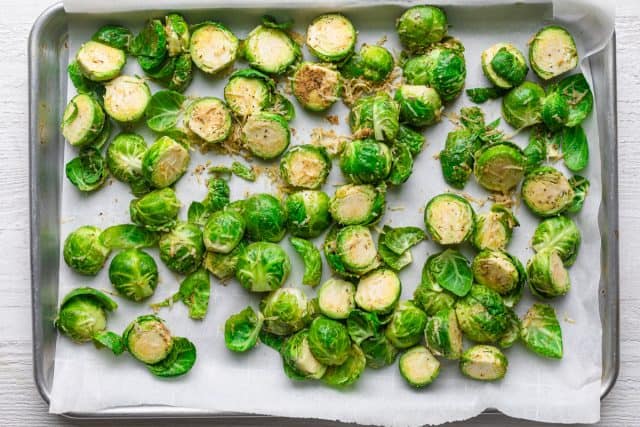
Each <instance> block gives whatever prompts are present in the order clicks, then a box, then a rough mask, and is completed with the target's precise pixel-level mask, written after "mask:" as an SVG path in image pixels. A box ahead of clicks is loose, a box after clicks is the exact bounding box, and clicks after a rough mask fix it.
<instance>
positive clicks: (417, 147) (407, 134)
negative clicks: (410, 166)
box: [394, 124, 426, 157]
mask: <svg viewBox="0 0 640 427" xmlns="http://www.w3.org/2000/svg"><path fill="white" fill-rule="evenodd" d="M425 142H426V139H425V137H424V135H422V134H421V133H420V132H417V131H415V130H413V129H411V128H410V127H407V126H404V125H402V124H401V125H400V127H399V128H398V133H397V135H396V139H395V140H394V144H397V145H404V146H405V147H407V148H408V149H409V151H410V152H411V154H412V155H413V156H414V157H415V156H417V155H418V154H420V152H421V151H422V148H423V147H424V144H425Z"/></svg>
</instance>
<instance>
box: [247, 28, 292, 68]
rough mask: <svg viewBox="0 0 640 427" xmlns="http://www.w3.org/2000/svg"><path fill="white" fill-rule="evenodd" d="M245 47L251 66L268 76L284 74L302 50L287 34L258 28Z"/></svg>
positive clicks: (252, 33)
mask: <svg viewBox="0 0 640 427" xmlns="http://www.w3.org/2000/svg"><path fill="white" fill-rule="evenodd" d="M244 45H245V52H244V53H245V57H246V58H247V61H248V62H249V64H251V66H252V67H254V68H256V69H258V70H260V71H262V72H265V73H268V74H282V73H284V72H285V71H286V70H287V68H289V67H290V66H291V65H292V64H293V63H294V62H295V61H296V60H297V59H298V57H299V55H300V48H299V47H298V46H297V45H296V44H295V42H294V41H293V40H291V38H290V37H289V36H288V35H287V33H285V32H284V31H281V30H278V29H275V28H267V27H263V26H260V27H257V28H256V29H254V30H253V31H251V33H249V36H248V37H247V39H246V40H245V42H244Z"/></svg>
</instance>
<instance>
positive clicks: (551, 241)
mask: <svg viewBox="0 0 640 427" xmlns="http://www.w3.org/2000/svg"><path fill="white" fill-rule="evenodd" d="M581 240H582V236H581V233H580V229H579V228H578V226H577V225H576V223H575V222H573V220H571V219H570V218H568V217H566V216H563V215H560V216H555V217H552V218H547V219H545V220H543V221H542V222H540V224H539V225H538V227H537V228H536V230H535V232H534V233H533V238H532V239H531V247H532V248H533V250H535V251H536V252H542V251H548V250H551V251H555V252H557V254H558V256H559V257H560V258H561V259H562V262H563V263H564V265H566V266H570V265H573V263H574V262H575V260H576V258H577V257H578V250H579V249H580V242H581Z"/></svg>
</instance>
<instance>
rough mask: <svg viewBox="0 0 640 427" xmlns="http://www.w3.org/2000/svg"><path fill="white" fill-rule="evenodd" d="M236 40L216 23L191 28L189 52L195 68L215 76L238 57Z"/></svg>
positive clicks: (228, 31)
mask: <svg viewBox="0 0 640 427" xmlns="http://www.w3.org/2000/svg"><path fill="white" fill-rule="evenodd" d="M239 45H240V42H239V41H238V38H237V37H236V36H235V35H234V34H233V33H232V32H231V31H230V30H229V29H228V28H227V27H225V26H224V25H222V24H220V23H218V22H211V21H208V22H203V23H201V24H198V25H196V26H195V27H193V28H192V33H191V41H190V44H189V52H190V53H191V58H192V59H193V63H194V64H195V66H196V67H198V68H199V69H201V70H202V71H204V72H205V73H207V74H216V73H218V72H220V71H222V70H224V69H225V68H227V67H229V66H230V65H231V64H233V62H234V61H235V60H236V56H237V55H238V46H239Z"/></svg>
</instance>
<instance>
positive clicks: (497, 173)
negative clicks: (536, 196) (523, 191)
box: [473, 142, 527, 194]
mask: <svg viewBox="0 0 640 427" xmlns="http://www.w3.org/2000/svg"><path fill="white" fill-rule="evenodd" d="M474 156H475V163H474V168H473V174H474V175H475V177H476V180H477V181H478V184H480V185H481V186H482V187H484V188H486V189H487V190H491V191H498V192H501V193H503V194H507V193H508V192H509V191H511V190H512V189H513V188H515V187H516V186H517V185H518V184H520V181H522V178H523V177H524V172H525V168H526V162H527V159H526V157H525V155H524V153H523V152H522V150H521V149H520V147H518V146H517V145H515V144H513V143H510V142H501V143H496V144H492V145H487V146H485V147H483V148H481V149H480V150H478V151H476V153H475V155H474Z"/></svg>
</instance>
